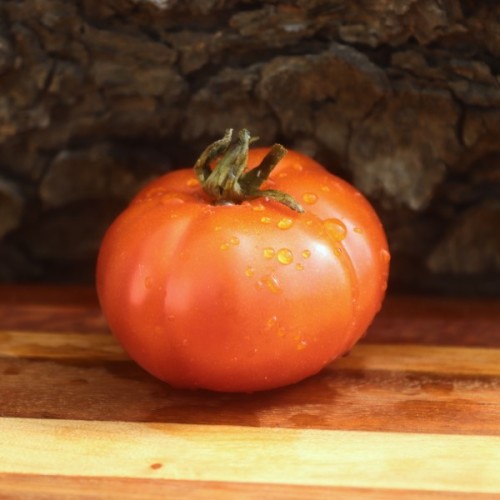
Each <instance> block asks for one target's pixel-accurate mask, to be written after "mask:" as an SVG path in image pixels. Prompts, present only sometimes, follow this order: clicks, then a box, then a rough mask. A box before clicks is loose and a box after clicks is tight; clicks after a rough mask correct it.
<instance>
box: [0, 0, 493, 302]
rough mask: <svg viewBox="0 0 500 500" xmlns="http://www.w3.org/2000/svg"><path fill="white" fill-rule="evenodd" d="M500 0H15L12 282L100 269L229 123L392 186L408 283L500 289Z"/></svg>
mask: <svg viewBox="0 0 500 500" xmlns="http://www.w3.org/2000/svg"><path fill="white" fill-rule="evenodd" d="M499 75H500V5H499V4H498V2H496V1H494V0H490V1H487V0H483V1H472V0H462V1H459V0H400V1H394V0H356V1H342V0H290V1H286V2H285V1H269V2H256V1H244V0H240V1H238V0H193V1H189V2H187V1H183V0H79V1H73V0H71V1H70V0H68V1H64V0H2V2H1V3H0V214H1V216H0V237H1V238H2V239H1V241H0V279H1V280H4V281H26V280H30V281H91V280H92V278H93V266H94V263H95V256H96V253H97V249H98V245H99V242H100V238H101V237H102V234H103V232H104V230H105V228H106V227H107V226H108V225H109V223H110V222H111V220H112V219H113V218H114V217H115V216H116V214H117V213H118V211H119V210H121V209H122V208H123V207H124V206H125V204H126V203H127V201H128V200H129V199H130V197H131V196H132V195H133V193H134V192H135V191H136V190H137V189H138V187H139V186H141V185H142V184H143V183H144V182H146V181H147V180H148V179H151V178H152V177H153V176H156V175H158V174H159V173H161V172H164V171H166V170H168V169H171V168H175V167H178V166H187V165H190V164H192V162H193V160H194V159H195V158H196V156H197V155H198V153H199V152H200V151H201V150H202V149H203V147H204V146H205V145H206V144H207V143H208V142H210V141H212V140H214V139H215V138H218V137H220V136H221V135H222V133H223V131H224V130H225V129H226V128H227V127H234V128H241V127H247V128H249V129H250V130H251V131H252V133H253V134H254V135H259V136H260V138H261V141H260V143H259V144H262V145H265V144H271V143H272V142H274V141H280V142H282V143H283V144H284V145H286V146H287V147H290V148H295V149H298V150H300V151H302V152H304V153H306V154H309V155H311V156H313V157H315V158H316V159H317V160H318V161H320V162H321V163H323V164H324V165H326V166H328V168H329V169H330V170H331V171H332V172H334V173H336V174H338V175H340V176H342V177H344V178H346V179H347V180H349V181H351V182H353V183H354V184H355V185H357V186H358V188H359V189H361V190H362V191H363V192H364V193H365V194H366V195H367V196H368V198H369V199H370V200H371V201H372V202H373V204H374V205H375V207H376V209H377V211H378V212H379V214H380V215H381V218H382V219H383V221H384V224H385V226H386V229H387V233H388V237H389V241H390V246H391V251H392V255H393V264H392V275H391V284H390V286H391V287H392V289H394V290H410V291H443V292H448V293H457V292H458V293H473V294H500V231H499V228H500V76H499Z"/></svg>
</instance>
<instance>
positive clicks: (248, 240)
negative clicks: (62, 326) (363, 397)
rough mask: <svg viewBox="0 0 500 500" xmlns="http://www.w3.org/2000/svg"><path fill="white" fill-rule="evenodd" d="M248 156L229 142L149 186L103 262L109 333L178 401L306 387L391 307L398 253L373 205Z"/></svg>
mask: <svg viewBox="0 0 500 500" xmlns="http://www.w3.org/2000/svg"><path fill="white" fill-rule="evenodd" d="M251 142H252V139H251V137H250V134H249V133H248V132H247V131H246V130H243V131H241V132H240V134H239V136H238V139H237V141H235V142H233V141H232V131H231V130H229V131H228V132H226V135H225V136H224V138H222V139H221V140H219V141H217V142H215V143H214V144H212V145H211V146H209V147H208V148H207V149H206V150H205V151H204V152H203V154H202V155H201V156H200V159H199V160H198V161H197V163H196V165H195V169H194V171H193V170H192V169H182V170H176V171H173V172H170V173H167V174H165V175H163V176H161V177H160V178H158V179H156V180H154V181H153V182H151V183H150V184H149V185H147V186H146V187H145V188H143V189H142V190H141V191H140V192H139V193H138V194H137V196H136V197H135V198H134V199H133V200H132V202H131V204H130V205H129V207H128V208H127V209H125V210H124V211H123V212H122V213H121V214H120V215H119V216H118V218H117V219H116V220H115V221H114V222H113V224H112V225H111V226H110V228H109V229H108V231H107V233H106V235H105V237H104V239H103V242H102V245H101V248H100V252H99V257H98V263H97V291H98V296H99V300H100V303H101V307H102V310H103V312H104V315H105V317H106V319H107V322H108V324H109V327H110V329H111V331H112V333H113V334H114V335H115V336H116V338H117V339H118V341H119V342H120V343H121V344H122V345H123V347H124V348H125V350H126V351H127V352H128V353H129V355H130V356H131V357H132V358H133V359H134V360H135V361H136V362H137V363H138V364H139V365H141V366H142V367H143V368H144V369H146V370H147V371H148V372H150V373H151V374H153V375H154V376H156V377H158V378H159V379H161V380H163V381H165V382H167V383H169V384H171V385H172V386H174V387H179V388H204V389H210V390H216V391H228V392H253V391H259V390H265V389H271V388H276V387H280V386H284V385H287V384H291V383H295V382H298V381H300V380H302V379H304V378H306V377H309V376H311V375H313V374H315V373H317V372H319V371H320V370H321V369H322V368H323V367H325V365H327V364H328V363H329V362H331V361H332V360H334V359H335V358H337V357H338V356H340V355H342V354H344V353H345V352H347V351H348V350H349V349H351V347H352V346H353V345H354V344H355V343H356V342H357V341H358V340H359V339H360V338H361V336H362V335H363V334H364V333H365V331H366V329H367V328H368V326H369V325H370V323H371V322H372V320H373V318H374V316H375V315H376V313H377V312H378V311H379V309H380V307H381V304H382V300H383V298H384V295H385V289H386V286H387V278H388V271H389V251H388V246H387V240H386V237H385V234H384V230H383V228H382V225H381V223H380V221H379V219H378V217H377V215H376V213H375V212H374V210H373V208H372V207H371V205H370V204H369V202H368V201H367V200H366V199H365V198H364V197H363V196H362V195H361V193H360V192H359V191H357V190H356V189H355V188H354V187H353V186H351V185H350V184H348V183H347V182H345V181H343V180H341V179H340V178H338V177H336V176H334V175H332V174H331V173H329V172H328V171H327V170H326V169H324V168H323V167H322V166H321V165H319V164H318V163H316V162H315V161H314V160H312V159H311V158H308V157H306V156H304V155H302V154H299V153H297V152H293V151H290V152H286V150H285V149H284V148H283V147H282V146H279V145H275V146H273V147H272V148H250V147H249V146H250V144H251ZM285 154H286V156H285Z"/></svg>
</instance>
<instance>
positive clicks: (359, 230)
mask: <svg viewBox="0 0 500 500" xmlns="http://www.w3.org/2000/svg"><path fill="white" fill-rule="evenodd" d="M353 231H354V232H355V233H358V234H363V230H362V229H361V228H360V227H355V228H354V229H353Z"/></svg>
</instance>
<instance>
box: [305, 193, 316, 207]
mask: <svg viewBox="0 0 500 500" xmlns="http://www.w3.org/2000/svg"><path fill="white" fill-rule="evenodd" d="M302 199H303V200H304V203H307V204H308V205H313V204H314V203H316V202H317V201H318V196H317V195H315V194H314V193H304V194H303V195H302Z"/></svg>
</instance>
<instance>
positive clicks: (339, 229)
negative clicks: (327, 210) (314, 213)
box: [323, 219, 347, 241]
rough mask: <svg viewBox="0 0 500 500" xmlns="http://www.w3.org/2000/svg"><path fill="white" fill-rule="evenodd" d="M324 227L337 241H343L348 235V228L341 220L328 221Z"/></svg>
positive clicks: (324, 222)
mask: <svg viewBox="0 0 500 500" xmlns="http://www.w3.org/2000/svg"><path fill="white" fill-rule="evenodd" d="M323 226H324V228H325V229H326V230H327V232H328V234H329V235H330V236H331V237H332V238H333V239H334V240H335V241H342V240H343V239H344V238H345V237H346V235H347V228H346V227H345V224H344V223H343V222H342V221H341V220H340V219H326V220H325V221H323Z"/></svg>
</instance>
